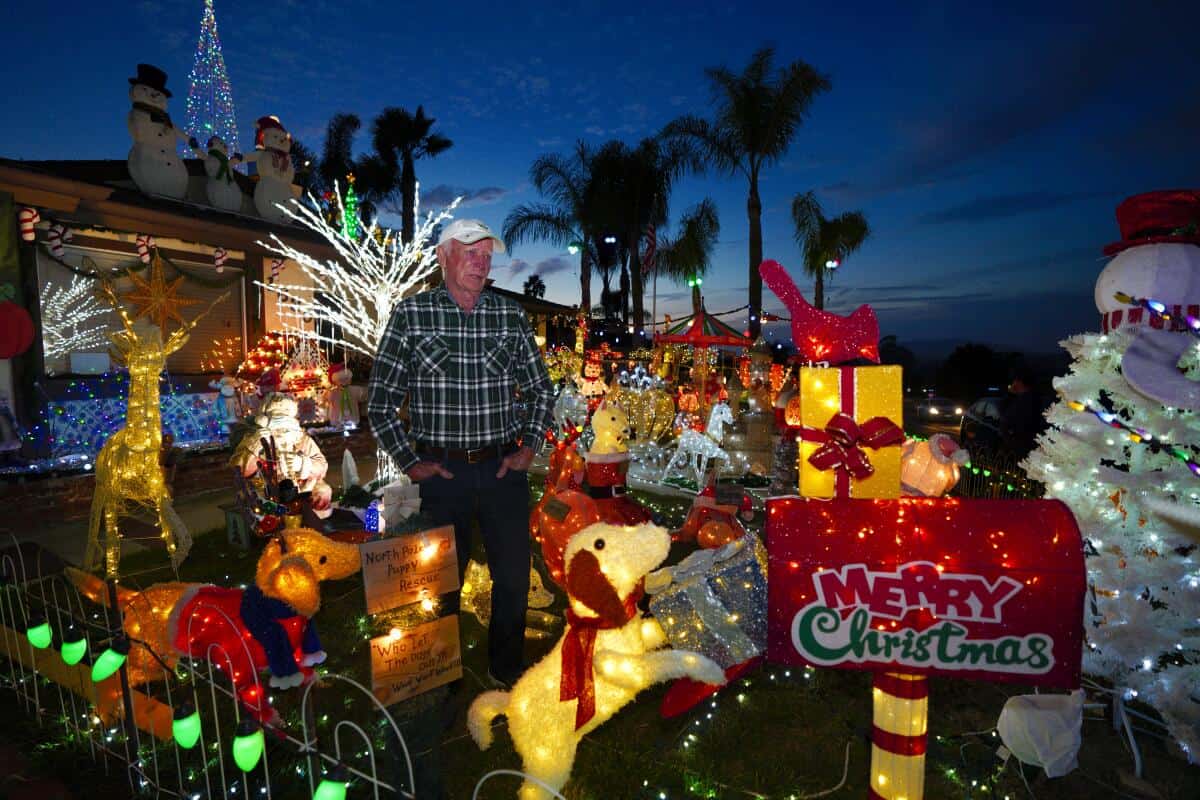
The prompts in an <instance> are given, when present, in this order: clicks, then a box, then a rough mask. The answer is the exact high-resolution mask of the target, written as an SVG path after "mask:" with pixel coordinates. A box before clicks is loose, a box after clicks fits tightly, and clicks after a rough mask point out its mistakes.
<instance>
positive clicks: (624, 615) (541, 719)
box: [467, 523, 725, 800]
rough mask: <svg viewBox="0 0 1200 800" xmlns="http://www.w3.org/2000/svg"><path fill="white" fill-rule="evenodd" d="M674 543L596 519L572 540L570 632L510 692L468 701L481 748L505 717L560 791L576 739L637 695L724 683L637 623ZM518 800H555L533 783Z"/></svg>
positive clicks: (656, 533)
mask: <svg viewBox="0 0 1200 800" xmlns="http://www.w3.org/2000/svg"><path fill="white" fill-rule="evenodd" d="M670 546H671V537H670V534H668V533H667V531H666V530H664V529H663V528H659V527H657V526H654V525H640V526H637V527H620V526H616V525H606V524H604V523H597V524H595V525H591V526H589V527H587V528H584V529H583V530H582V531H580V532H579V533H576V534H575V535H574V536H572V537H571V538H570V539H569V540H568V541H567V547H566V550H565V552H564V559H563V561H564V563H565V564H566V565H567V568H566V589H567V594H568V597H569V606H568V609H567V628H566V630H565V631H564V633H563V636H562V638H561V639H560V640H559V641H558V644H556V645H555V646H554V649H553V650H551V651H550V654H549V655H547V656H546V657H545V658H543V659H542V660H541V661H539V662H538V663H537V664H535V665H534V666H532V667H530V668H529V669H528V670H527V671H526V672H525V674H524V675H522V676H521V679H520V680H519V681H517V683H516V685H515V686H513V688H512V691H511V692H485V693H484V694H482V695H480V696H479V697H477V698H476V699H475V701H474V702H473V703H472V704H471V708H470V711H469V712H468V716H467V727H468V728H469V730H470V732H471V736H472V737H473V738H474V739H475V742H476V744H478V745H479V747H480V748H481V749H485V750H486V749H487V748H488V747H489V746H491V744H492V729H491V723H492V720H493V719H495V718H496V717H497V716H499V715H501V714H503V715H504V716H506V717H508V731H509V734H510V735H511V736H512V739H513V744H514V746H515V747H516V750H517V752H518V753H519V754H520V756H521V760H522V762H523V763H524V765H525V772H526V773H527V774H528V775H529V776H531V777H533V778H536V779H537V780H539V781H541V782H542V783H544V784H545V785H546V786H549V787H551V788H552V789H553V790H554V791H558V790H559V789H561V788H562V786H563V785H564V784H565V783H566V782H567V778H568V777H570V774H571V765H572V764H573V763H574V761H575V749H576V747H578V745H579V740H580V739H582V738H583V737H584V736H585V735H586V734H588V733H590V732H591V731H593V730H595V729H596V728H598V727H600V725H602V724H604V722H605V721H606V720H608V719H609V718H610V717H612V716H613V715H614V714H616V713H617V711H619V710H620V709H621V708H622V707H623V706H625V705H626V704H627V703H628V702H629V701H631V700H633V698H634V697H635V696H637V694H638V692H640V691H642V690H643V689H646V688H648V687H650V686H652V685H654V684H656V683H660V682H662V681H668V680H672V679H675V678H682V677H688V678H692V679H694V680H697V681H702V682H704V683H711V684H720V683H724V681H725V675H724V672H723V671H722V670H721V668H720V667H719V666H717V665H716V664H715V663H714V662H713V661H711V660H710V659H709V658H707V657H706V656H702V655H700V654H699V653H692V652H687V651H682V650H671V649H662V648H663V647H664V645H665V644H666V641H667V637H666V634H665V633H664V632H663V629H662V628H661V627H660V626H659V624H658V623H657V622H655V621H654V620H653V619H640V618H639V614H638V609H637V602H638V599H639V598H640V597H641V596H642V584H643V579H644V578H645V576H646V575H647V573H649V572H650V571H651V570H653V569H654V568H655V567H657V566H658V565H659V564H661V563H662V562H663V560H664V559H666V557H667V552H668V550H669V549H670ZM519 796H520V798H521V800H535V799H540V798H548V797H550V796H551V795H550V794H549V793H548V792H546V790H545V789H543V788H542V787H541V786H539V785H538V784H536V783H533V782H532V781H528V780H527V781H525V782H524V783H523V784H521V789H520V794H519Z"/></svg>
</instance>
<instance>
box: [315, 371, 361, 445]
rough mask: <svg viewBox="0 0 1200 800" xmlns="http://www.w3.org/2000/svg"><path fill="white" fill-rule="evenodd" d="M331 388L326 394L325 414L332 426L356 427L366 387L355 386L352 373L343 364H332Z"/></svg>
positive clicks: (330, 373)
mask: <svg viewBox="0 0 1200 800" xmlns="http://www.w3.org/2000/svg"><path fill="white" fill-rule="evenodd" d="M329 377H330V378H331V379H332V381H333V388H331V389H330V390H329V394H328V395H327V396H326V409H325V410H326V416H327V417H328V418H329V424H330V426H331V427H334V428H349V429H354V428H357V427H358V422H359V419H360V418H361V411H360V409H361V407H362V405H361V404H362V401H363V400H365V399H366V396H367V387H365V386H355V385H354V384H353V381H354V373H353V372H351V371H350V368H349V367H347V366H345V365H344V364H334V365H333V366H332V367H330V369H329Z"/></svg>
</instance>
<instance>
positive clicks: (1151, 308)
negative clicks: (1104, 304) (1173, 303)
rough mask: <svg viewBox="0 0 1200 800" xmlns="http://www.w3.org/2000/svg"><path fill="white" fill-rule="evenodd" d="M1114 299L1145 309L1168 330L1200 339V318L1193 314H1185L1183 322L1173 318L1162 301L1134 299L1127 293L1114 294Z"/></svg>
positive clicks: (1142, 298) (1143, 298)
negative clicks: (1181, 331) (1187, 333)
mask: <svg viewBox="0 0 1200 800" xmlns="http://www.w3.org/2000/svg"><path fill="white" fill-rule="evenodd" d="M1113 299H1114V300H1116V301H1117V302H1118V303H1124V304H1125V305H1128V306H1134V307H1137V308H1143V309H1145V310H1146V311H1148V312H1149V313H1150V316H1152V317H1154V318H1155V319H1157V320H1160V321H1161V322H1163V323H1164V324H1165V325H1166V326H1167V329H1168V330H1186V331H1188V332H1189V333H1191V334H1192V335H1193V336H1195V337H1197V338H1200V318H1198V317H1194V316H1192V315H1191V314H1185V315H1184V317H1183V320H1182V324H1181V320H1180V319H1179V318H1178V317H1175V316H1172V315H1171V313H1170V312H1169V311H1167V305H1166V303H1163V302H1162V301H1160V300H1152V299H1150V298H1146V297H1134V296H1133V295H1129V294H1126V293H1125V292H1114V293H1113Z"/></svg>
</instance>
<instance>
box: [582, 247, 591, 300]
mask: <svg viewBox="0 0 1200 800" xmlns="http://www.w3.org/2000/svg"><path fill="white" fill-rule="evenodd" d="M579 307H580V308H582V309H583V310H584V311H585V312H587V313H591V310H592V262H591V260H590V258H589V256H588V249H587V246H586V245H585V246H584V247H581V248H580V249H579Z"/></svg>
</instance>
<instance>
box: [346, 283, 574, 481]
mask: <svg viewBox="0 0 1200 800" xmlns="http://www.w3.org/2000/svg"><path fill="white" fill-rule="evenodd" d="M518 391H519V392H520V400H521V405H523V406H524V414H523V418H522V415H521V414H520V413H519V411H518V408H517V393H518ZM406 399H407V400H408V412H409V419H410V424H411V430H410V431H405V429H404V425H403V423H402V422H401V421H400V418H399V416H398V413H397V412H398V410H399V409H400V407H401V406H402V405H403V403H404V401H405V400H406ZM553 404H554V388H553V385H552V384H551V382H550V375H549V374H548V373H547V372H546V365H545V363H544V362H543V361H542V356H541V353H539V352H538V348H537V344H536V343H535V342H534V341H533V333H532V331H530V329H529V323H528V321H527V320H526V319H525V312H524V311H523V310H522V309H521V307H520V306H519V305H517V304H516V303H514V302H512V301H510V300H507V299H505V298H503V297H500V296H499V295H497V294H494V293H493V292H490V291H487V290H486V289H485V290H484V291H483V293H482V294H480V295H479V301H478V302H477V303H476V304H475V307H474V308H473V309H472V310H471V313H469V314H467V313H464V312H463V310H462V309H461V308H459V306H458V304H457V303H456V302H454V298H452V297H451V296H450V293H449V292H448V291H446V288H445V287H444V286H439V287H438V288H436V289H432V290H430V291H427V292H421V293H420V294H417V295H414V296H412V297H409V298H407V299H405V300H403V301H401V303H400V304H399V305H397V306H396V308H395V310H394V311H392V317H391V319H390V320H389V321H388V326H387V330H386V331H385V332H384V334H383V340H382V341H381V342H380V344H379V352H378V353H376V355H375V367H374V369H373V370H372V371H371V383H370V391H369V394H368V399H367V417H368V419H370V421H371V429H372V430H373V431H374V432H375V438H376V439H377V440H378V442H379V445H380V446H381V447H382V448H383V449H384V450H385V451H386V452H387V453H388V454H390V455H391V456H392V458H394V459H395V460H396V464H397V465H398V466H399V467H400V468H401V469H408V468H409V467H410V466H412V465H413V464H415V463H416V462H417V461H419V460H420V459H419V458H418V457H417V455H416V453H415V452H414V449H413V446H414V442H421V443H424V444H427V445H432V446H436V447H450V448H461V449H469V450H473V449H475V448H479V447H484V446H486V445H491V444H502V443H504V442H511V441H513V440H515V439H517V438H518V437H520V439H521V443H522V444H523V445H527V446H529V447H532V448H533V450H534V452H535V453H536V452H537V451H538V449H539V448H540V447H541V443H542V440H543V439H544V438H545V435H546V431H547V430H549V429H550V427H551V419H552V418H551V407H552V406H553Z"/></svg>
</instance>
